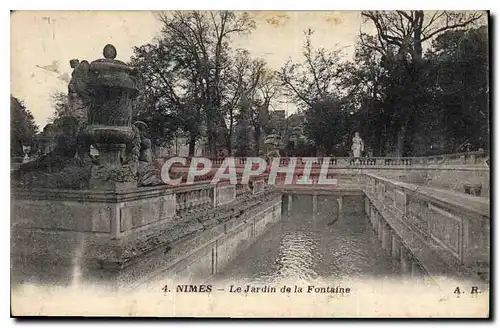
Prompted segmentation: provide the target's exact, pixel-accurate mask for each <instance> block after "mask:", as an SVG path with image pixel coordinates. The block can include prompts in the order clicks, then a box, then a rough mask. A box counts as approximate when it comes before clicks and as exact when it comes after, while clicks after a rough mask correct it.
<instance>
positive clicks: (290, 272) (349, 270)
mask: <svg viewBox="0 0 500 328" xmlns="http://www.w3.org/2000/svg"><path fill="white" fill-rule="evenodd" d="M348 205H349V204H348ZM349 206H350V207H349ZM349 206H347V207H346V204H344V211H343V213H344V214H343V215H341V216H340V217H339V216H338V215H339V214H338V212H337V209H338V203H337V199H335V198H333V197H323V198H321V197H318V211H317V213H315V214H314V215H313V213H312V205H311V197H308V196H299V197H295V198H294V201H293V203H292V215H291V216H290V217H289V218H283V220H282V221H280V222H279V223H277V224H276V225H275V226H274V227H272V228H271V229H270V230H269V231H267V232H266V233H265V234H264V235H263V236H262V237H261V238H260V239H259V240H258V241H257V242H256V243H255V244H253V245H252V246H251V247H250V248H249V249H247V250H245V251H244V252H243V253H241V254H240V255H239V256H238V258H236V259H235V260H234V261H233V262H232V263H230V264H229V265H228V266H227V267H226V268H224V269H223V270H222V272H220V273H219V274H218V277H217V278H220V279H226V278H230V279H243V280H246V281H251V282H254V283H268V282H276V281H279V280H286V279H293V280H304V281H306V280H309V281H310V280H313V279H359V278H371V277H377V276H378V277H380V276H389V275H392V271H393V268H392V264H391V259H390V257H389V256H387V255H386V254H385V253H384V251H383V250H382V248H381V245H380V242H379V241H378V240H377V238H376V236H375V234H374V232H373V231H372V230H371V228H370V225H369V222H368V220H367V219H366V216H365V214H363V212H362V202H361V199H360V200H359V203H358V204H354V205H353V204H350V205H349ZM332 222H333V224H332Z"/></svg>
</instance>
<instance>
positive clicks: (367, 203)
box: [365, 196, 370, 216]
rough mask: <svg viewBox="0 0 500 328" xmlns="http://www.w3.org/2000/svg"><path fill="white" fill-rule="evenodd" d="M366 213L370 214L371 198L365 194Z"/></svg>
mask: <svg viewBox="0 0 500 328" xmlns="http://www.w3.org/2000/svg"><path fill="white" fill-rule="evenodd" d="M365 214H366V215H367V216H370V200H369V199H368V197H366V196H365Z"/></svg>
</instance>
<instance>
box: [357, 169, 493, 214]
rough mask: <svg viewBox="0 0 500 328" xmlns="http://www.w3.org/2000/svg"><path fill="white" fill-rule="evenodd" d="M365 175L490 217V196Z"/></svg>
mask: <svg viewBox="0 0 500 328" xmlns="http://www.w3.org/2000/svg"><path fill="white" fill-rule="evenodd" d="M365 175H366V176H369V177H372V178H375V179H377V180H381V181H384V182H386V183H389V184H391V185H393V186H397V187H400V188H402V189H405V190H408V191H411V192H414V193H417V194H419V195H422V196H424V197H427V198H429V199H430V200H431V202H433V203H439V204H441V205H445V206H446V207H448V208H455V209H460V210H463V211H466V212H473V213H475V214H479V215H482V216H485V217H488V218H489V217H490V199H489V198H486V197H479V196H474V195H469V194H464V193H460V192H456V191H452V190H444V189H439V188H435V187H428V186H423V185H417V184H412V183H407V182H401V181H398V180H393V179H390V178H386V177H382V176H379V175H376V174H372V173H366V174H365Z"/></svg>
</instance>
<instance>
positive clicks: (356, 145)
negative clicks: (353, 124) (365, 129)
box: [351, 132, 365, 158]
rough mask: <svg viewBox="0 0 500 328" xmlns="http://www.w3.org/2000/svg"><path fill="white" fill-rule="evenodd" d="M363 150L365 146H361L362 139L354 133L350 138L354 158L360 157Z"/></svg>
mask: <svg viewBox="0 0 500 328" xmlns="http://www.w3.org/2000/svg"><path fill="white" fill-rule="evenodd" d="M364 148H365V145H364V144H363V139H361V138H360V137H359V133H358V132H355V133H354V137H353V138H352V146H351V150H352V153H353V154H354V158H356V157H361V153H362V152H363V150H364Z"/></svg>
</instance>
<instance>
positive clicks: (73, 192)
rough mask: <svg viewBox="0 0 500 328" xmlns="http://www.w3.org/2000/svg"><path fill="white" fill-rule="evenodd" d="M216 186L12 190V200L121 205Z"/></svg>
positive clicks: (204, 182) (206, 184) (209, 184)
mask: <svg viewBox="0 0 500 328" xmlns="http://www.w3.org/2000/svg"><path fill="white" fill-rule="evenodd" d="M215 186H216V185H215V184H211V183H209V182H208V181H201V182H195V183H194V184H192V185H185V186H170V185H159V186H154V187H141V188H135V189H130V190H122V191H119V192H113V191H105V190H99V189H94V190H92V189H85V190H77V189H46V188H33V189H12V190H11V199H32V200H55V199H57V200H60V201H80V202H100V203H120V202H126V201H132V200H138V199H143V198H153V197H158V196H165V195H169V194H175V193H180V192H186V191H195V190H201V189H211V188H214V187H215Z"/></svg>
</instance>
